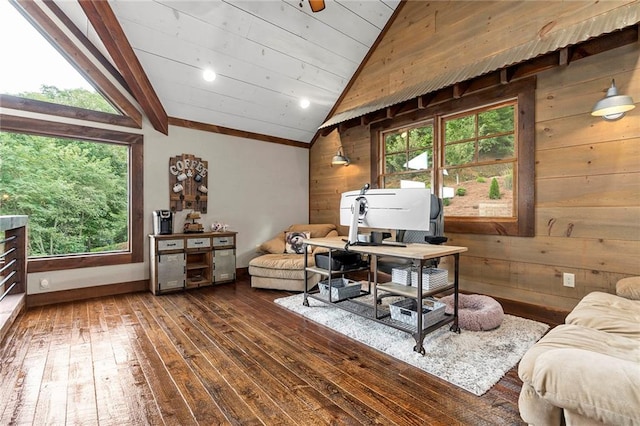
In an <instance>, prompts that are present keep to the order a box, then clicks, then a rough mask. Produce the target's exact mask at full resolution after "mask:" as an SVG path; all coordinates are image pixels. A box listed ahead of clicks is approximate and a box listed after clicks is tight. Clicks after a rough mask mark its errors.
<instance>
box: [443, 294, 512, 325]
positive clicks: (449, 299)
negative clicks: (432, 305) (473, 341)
mask: <svg viewBox="0 0 640 426" xmlns="http://www.w3.org/2000/svg"><path fill="white" fill-rule="evenodd" d="M440 302H442V303H444V304H445V305H447V307H446V308H445V310H444V312H445V313H446V314H449V315H453V294H451V295H449V296H445V297H443V298H442V299H440ZM503 319H504V311H503V310H502V305H500V303H498V301H497V300H495V299H493V298H491V297H489V296H483V295H481V294H459V295H458V326H459V327H460V328H461V329H464V330H471V331H487V330H493V329H494V328H498V327H500V324H502V320H503Z"/></svg>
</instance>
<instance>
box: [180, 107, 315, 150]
mask: <svg viewBox="0 0 640 426" xmlns="http://www.w3.org/2000/svg"><path fill="white" fill-rule="evenodd" d="M167 108H168V109H170V108H175V109H179V110H181V111H183V112H184V113H185V114H187V115H186V117H187V118H188V119H189V120H192V121H197V122H201V123H212V124H216V125H218V126H223V127H228V128H230V129H236V130H242V131H246V132H252V133H257V134H263V135H270V136H276V137H279V138H283V139H290V140H294V141H298V142H309V141H310V140H311V138H312V137H313V135H314V134H315V131H316V129H313V130H312V131H306V130H298V129H292V128H290V127H284V126H278V125H275V124H273V123H265V122H262V121H259V120H254V119H252V118H247V117H238V116H234V115H230V114H228V113H226V112H214V111H211V110H208V109H205V108H200V107H197V106H194V105H175V104H173V103H172V102H168V103H167ZM177 118H185V117H180V116H177Z"/></svg>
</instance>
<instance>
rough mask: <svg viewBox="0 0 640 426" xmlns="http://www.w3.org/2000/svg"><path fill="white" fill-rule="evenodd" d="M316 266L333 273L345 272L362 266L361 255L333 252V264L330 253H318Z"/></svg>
mask: <svg viewBox="0 0 640 426" xmlns="http://www.w3.org/2000/svg"><path fill="white" fill-rule="evenodd" d="M315 260H316V266H317V267H318V268H322V269H331V270H332V271H344V270H348V269H354V268H357V267H360V266H361V265H362V256H361V255H360V253H347V252H346V251H345V252H333V253H331V263H329V253H316V255H315Z"/></svg>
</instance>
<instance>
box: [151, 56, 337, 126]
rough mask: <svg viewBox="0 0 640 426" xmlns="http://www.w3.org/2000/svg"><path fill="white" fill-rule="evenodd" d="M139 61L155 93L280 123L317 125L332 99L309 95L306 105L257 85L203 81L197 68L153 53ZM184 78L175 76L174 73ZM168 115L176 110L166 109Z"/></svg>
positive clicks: (227, 80) (330, 104) (225, 81)
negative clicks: (147, 69) (305, 106)
mask: <svg viewBox="0 0 640 426" xmlns="http://www.w3.org/2000/svg"><path fill="white" fill-rule="evenodd" d="M139 56H140V58H141V59H142V61H141V62H142V63H143V65H144V63H149V64H153V65H152V66H150V70H151V71H150V73H149V78H150V80H151V81H152V82H154V83H155V85H156V86H157V87H159V88H161V89H160V90H159V94H158V95H159V96H160V97H162V98H163V99H167V100H175V101H180V102H183V103H188V102H191V103H193V104H195V105H199V106H201V107H210V108H226V109H228V110H230V111H232V112H233V114H235V115H242V116H252V115H259V116H261V117H260V119H261V120H265V121H273V122H278V123H281V122H283V121H292V123H291V124H290V125H291V126H292V127H294V128H295V127H302V126H309V125H311V126H313V127H315V128H317V127H318V126H320V124H322V121H323V119H324V118H325V117H326V115H327V114H328V113H329V111H330V109H331V107H332V105H333V103H332V102H331V100H330V99H329V98H326V99H322V98H318V97H314V96H310V99H311V101H312V104H311V106H310V108H308V109H304V110H303V109H302V108H300V107H299V105H298V99H297V98H292V97H290V96H287V95H286V94H274V93H273V92H272V91H268V90H265V89H264V88H261V87H258V86H251V85H246V84H243V83H242V82H239V81H236V80H232V79H225V78H224V77H222V78H221V81H219V80H218V79H216V80H215V81H214V82H212V83H207V82H205V81H204V80H202V79H201V78H200V76H199V72H198V71H197V70H194V69H193V68H191V67H188V66H184V65H182V64H179V63H176V62H171V61H167V60H165V59H163V58H158V57H155V56H153V55H147V54H144V53H143V54H141V55H139ZM176 75H180V76H184V77H185V78H183V79H181V80H179V79H176V78H175V76H176ZM167 112H168V113H169V114H170V115H172V114H173V113H177V112H175V111H167Z"/></svg>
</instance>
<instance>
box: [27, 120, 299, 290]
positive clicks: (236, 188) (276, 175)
mask: <svg viewBox="0 0 640 426" xmlns="http://www.w3.org/2000/svg"><path fill="white" fill-rule="evenodd" d="M144 127H145V128H144V130H143V133H144V212H145V221H144V226H145V232H144V233H145V254H146V255H145V261H144V263H138V264H131V265H118V266H104V267H97V268H80V269H74V270H65V271H50V272H43V273H31V274H28V279H27V293H28V294H36V293H45V292H50V291H60V290H68V289H76V288H83V287H92V286H97V285H105V284H114V283H121V282H129V281H137V280H144V279H148V278H149V258H148V251H149V250H148V248H149V239H148V238H147V237H146V235H147V234H150V233H151V232H152V212H153V210H157V209H168V208H169V173H168V167H169V158H170V157H174V156H176V155H181V154H192V155H195V156H196V157H200V158H201V159H202V160H205V161H208V165H209V180H208V183H209V185H208V188H209V193H208V196H209V197H208V209H207V210H208V213H207V214H203V215H202V221H201V223H202V224H203V225H204V226H205V229H207V230H208V228H209V226H210V225H211V223H213V222H216V221H219V222H223V223H228V224H229V225H230V228H229V229H230V230H232V231H237V232H238V237H237V250H236V253H237V267H239V268H240V267H247V266H248V264H249V261H250V260H251V259H252V258H253V257H255V256H256V247H257V246H258V245H259V244H260V243H261V242H263V241H266V240H267V239H269V238H271V237H272V236H273V235H275V234H276V233H278V232H280V231H283V230H284V229H285V228H287V227H288V226H289V225H290V224H292V223H307V221H308V218H309V151H308V150H307V149H303V148H296V147H291V146H286V145H281V144H274V143H268V142H262V141H256V140H252V139H246V138H237V137H232V136H226V135H222V134H218V133H210V132H203V131H198V130H191V129H186V128H182V127H175V126H170V128H169V136H165V135H163V134H161V133H158V132H156V131H155V130H153V128H152V127H151V126H150V125H149V124H148V123H145V126H144ZM119 130H122V129H119ZM131 133H136V132H135V131H134V132H131ZM172 184H173V181H172ZM188 212H189V210H187V211H183V212H178V213H177V214H176V220H175V222H174V231H176V232H178V231H180V230H181V229H182V226H183V224H184V218H185V216H186V214H187V213H188ZM43 278H46V279H47V280H48V281H49V287H48V288H46V289H44V288H41V286H40V280H41V279H43Z"/></svg>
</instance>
